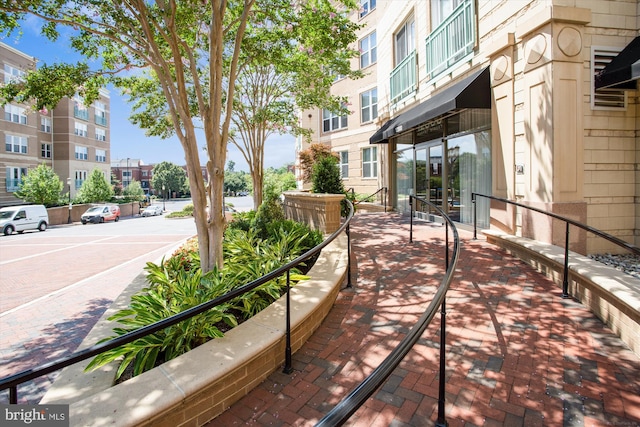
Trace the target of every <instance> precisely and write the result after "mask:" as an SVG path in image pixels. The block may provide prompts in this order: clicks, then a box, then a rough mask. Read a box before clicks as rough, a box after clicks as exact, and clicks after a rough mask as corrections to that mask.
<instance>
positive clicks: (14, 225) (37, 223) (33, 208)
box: [0, 205, 49, 236]
mask: <svg viewBox="0 0 640 427" xmlns="http://www.w3.org/2000/svg"><path fill="white" fill-rule="evenodd" d="M47 225H49V213H48V212H47V208H45V207H44V205H24V206H7V207H4V208H2V209H0V230H2V232H3V233H4V234H5V236H7V235H9V234H12V233H13V232H14V231H17V232H18V233H20V234H22V233H24V231H25V230H39V231H44V230H46V229H47Z"/></svg>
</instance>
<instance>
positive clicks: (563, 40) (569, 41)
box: [557, 27, 582, 56]
mask: <svg viewBox="0 0 640 427" xmlns="http://www.w3.org/2000/svg"><path fill="white" fill-rule="evenodd" d="M557 40H558V41H557V43H558V48H559V49H560V51H561V52H562V53H564V54H565V55H567V56H576V55H578V54H579V53H580V51H581V50H582V34H580V31H578V30H576V29H575V28H573V27H564V28H563V29H562V30H560V33H558V37H557Z"/></svg>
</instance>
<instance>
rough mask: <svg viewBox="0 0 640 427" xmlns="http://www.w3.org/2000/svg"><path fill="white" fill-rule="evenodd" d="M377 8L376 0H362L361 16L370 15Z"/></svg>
mask: <svg viewBox="0 0 640 427" xmlns="http://www.w3.org/2000/svg"><path fill="white" fill-rule="evenodd" d="M375 8H376V0H360V18H362V17H363V16H366V15H368V14H369V13H370V12H371V11H372V10H373V9H375Z"/></svg>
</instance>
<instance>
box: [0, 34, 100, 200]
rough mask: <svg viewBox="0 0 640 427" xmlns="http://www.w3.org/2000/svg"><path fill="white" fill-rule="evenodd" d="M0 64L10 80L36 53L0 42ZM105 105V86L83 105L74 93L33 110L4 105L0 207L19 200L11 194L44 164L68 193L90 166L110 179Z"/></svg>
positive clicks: (0, 123) (77, 186)
mask: <svg viewBox="0 0 640 427" xmlns="http://www.w3.org/2000/svg"><path fill="white" fill-rule="evenodd" d="M0 63H1V64H0V67H1V69H2V71H3V72H4V76H3V79H4V81H5V82H9V81H11V80H12V79H21V78H23V77H24V75H25V73H26V72H28V71H29V70H32V69H34V68H35V67H36V64H37V58H34V57H31V56H29V55H27V54H25V53H23V52H20V51H18V50H16V49H14V48H12V47H10V46H7V45H6V44H3V43H0ZM109 105H110V104H109V93H108V91H106V90H101V91H100V98H99V99H98V100H97V101H96V102H94V103H93V104H92V105H85V103H84V101H83V99H82V98H81V97H80V96H78V95H76V96H74V97H73V98H64V99H63V100H62V101H60V103H59V104H58V105H57V106H56V107H55V108H54V109H53V110H49V111H34V109H33V107H32V106H31V105H28V104H20V103H11V104H7V105H5V106H4V108H3V110H4V117H3V120H0V134H2V136H3V137H4V141H5V149H4V150H0V167H3V168H4V169H5V171H6V173H5V174H2V175H0V206H8V205H14V204H19V203H22V201H21V200H20V199H18V198H16V197H15V196H14V193H15V192H16V191H17V190H18V188H19V184H20V181H21V180H22V177H24V176H25V175H26V174H27V173H28V171H29V169H32V168H35V167H36V166H38V165H39V164H42V163H45V164H46V165H48V166H50V167H52V168H53V170H54V171H55V173H56V174H57V175H58V177H59V178H60V180H61V181H62V182H63V183H64V184H65V186H64V192H67V191H71V196H72V197H74V196H75V194H76V193H77V191H78V190H79V189H80V187H81V186H82V183H83V182H84V181H85V180H86V179H87V177H88V175H89V174H90V173H91V172H92V171H93V170H94V169H99V170H100V171H102V172H103V173H104V174H105V177H107V178H109V174H110V166H109V165H110V163H109V162H110V153H109V151H110V140H109V120H108V116H109ZM3 179H4V182H2V180H3Z"/></svg>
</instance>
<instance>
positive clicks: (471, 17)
mask: <svg viewBox="0 0 640 427" xmlns="http://www.w3.org/2000/svg"><path fill="white" fill-rule="evenodd" d="M474 4H475V2H474V1H473V0H466V1H465V2H463V3H461V4H460V5H459V6H458V7H457V8H455V10H454V11H453V12H452V13H451V15H449V17H448V18H447V19H446V20H444V21H443V22H442V24H440V25H439V26H438V27H437V28H436V29H435V30H434V31H433V32H432V33H431V34H429V36H428V37H427V39H426V49H427V58H426V63H427V74H428V75H430V77H431V78H433V77H434V76H436V75H437V74H439V73H441V72H443V71H444V70H446V69H447V68H449V67H450V66H451V65H453V64H455V63H456V62H457V61H459V60H460V59H461V58H463V57H465V56H466V55H468V54H469V53H471V52H472V51H473V48H474V46H475V44H476V31H475V20H476V16H475V15H476V13H475V7H474Z"/></svg>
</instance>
